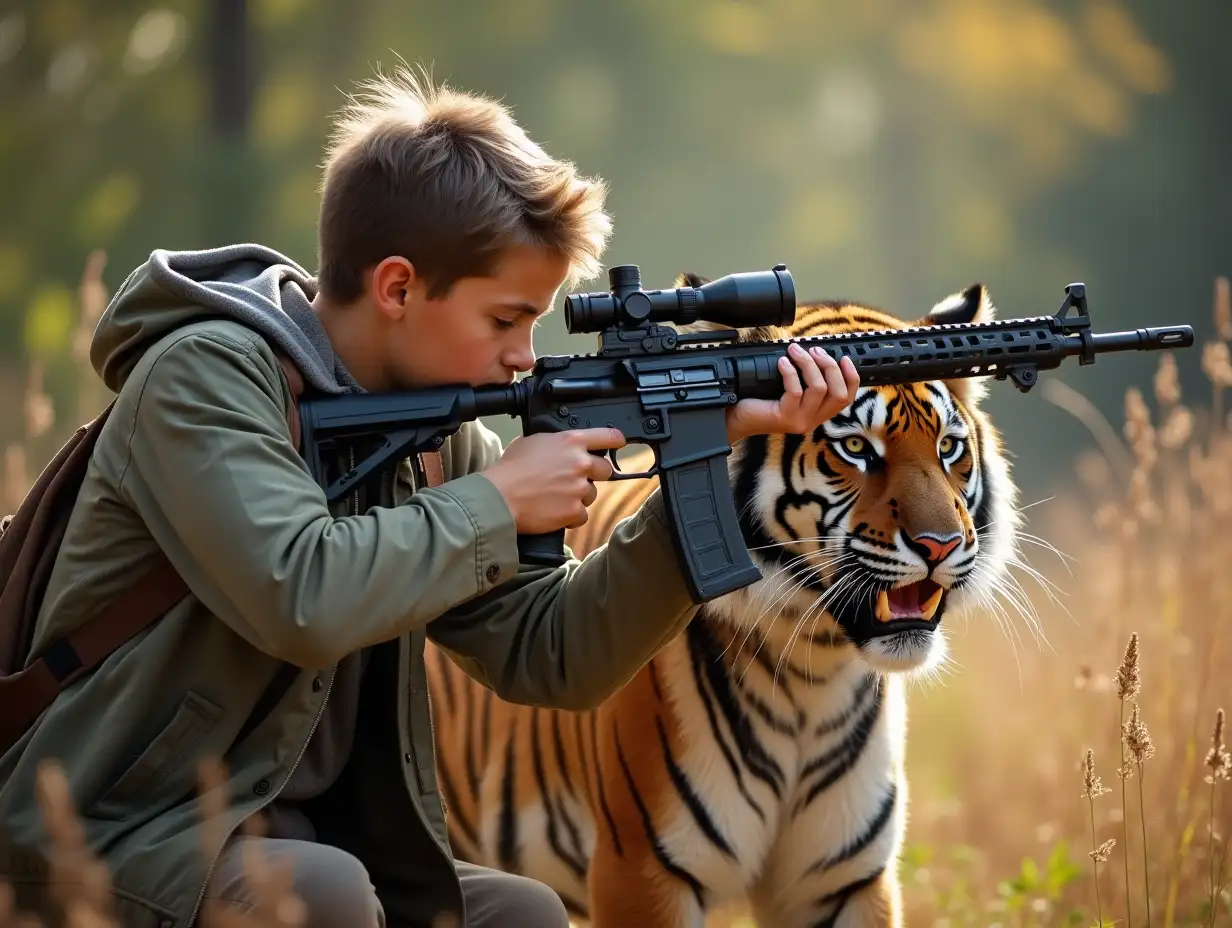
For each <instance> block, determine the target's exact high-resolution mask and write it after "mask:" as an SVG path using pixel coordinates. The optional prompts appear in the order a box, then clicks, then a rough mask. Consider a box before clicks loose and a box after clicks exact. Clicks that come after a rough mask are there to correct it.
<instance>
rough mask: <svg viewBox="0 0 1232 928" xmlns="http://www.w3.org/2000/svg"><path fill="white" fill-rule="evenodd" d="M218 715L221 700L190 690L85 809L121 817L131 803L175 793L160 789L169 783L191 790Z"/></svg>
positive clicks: (147, 805) (130, 809) (149, 801)
mask: <svg viewBox="0 0 1232 928" xmlns="http://www.w3.org/2000/svg"><path fill="white" fill-rule="evenodd" d="M222 717H223V710H222V708H221V707H220V706H217V705H215V704H214V703H213V702H211V701H210V700H208V699H206V698H205V697H204V696H202V695H201V694H200V693H197V692H195V691H193V690H189V691H188V692H187V693H186V694H185V695H184V698H183V699H182V700H180V704H179V706H177V707H176V710H175V714H174V715H173V716H172V717H171V721H170V722H168V723H167V725H166V727H164V728H163V730H162V731H160V732H159V733H158V734H157V735H156V736H155V737H154V740H153V741H151V742H150V743H149V744H148V745H146V748H145V750H144V751H142V752H141V755H140V756H139V757H138V758H137V759H136V760H135V761H133V763H132V764H131V765H130V766H129V767H128V769H126V770H125V771H124V772H123V773H121V774H120V776H119V778H118V779H116V780H115V781H114V782H113V783H112V784H111V786H110V787H108V788H107V790H106V791H104V792H103V793H102V795H100V796H99V797H98V799H97V800H95V802H94V804H93V805H92V806H91V807H90V809H89V811H88V814H89V815H91V816H94V817H96V818H103V819H119V818H125V817H127V816H131V815H132V814H133V811H134V809H137V808H145V809H149V808H151V806H152V804H155V803H161V802H165V801H167V800H171V801H174V800H175V799H178V798H179V797H178V796H166V795H164V794H165V793H166V792H167V791H168V790H169V789H172V790H175V791H176V792H179V791H180V789H181V787H183V788H187V789H189V790H191V789H192V788H193V785H194V784H195V783H196V776H197V771H196V762H197V760H198V751H199V748H200V746H201V743H202V742H203V741H204V740H205V738H206V737H207V736H208V735H209V733H210V732H211V731H213V729H214V726H216V725H217V724H218V723H219V721H220V720H221V719H222ZM190 762H191V763H190ZM186 765H190V766H191V769H189V770H188V771H187V774H188V775H187V779H186V778H185V776H184V769H183V768H185V766H186Z"/></svg>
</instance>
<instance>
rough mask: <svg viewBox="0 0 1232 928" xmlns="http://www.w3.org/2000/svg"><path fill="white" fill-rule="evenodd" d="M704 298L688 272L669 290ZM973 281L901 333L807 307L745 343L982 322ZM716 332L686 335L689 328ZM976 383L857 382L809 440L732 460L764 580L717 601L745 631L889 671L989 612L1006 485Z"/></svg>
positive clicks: (839, 308) (831, 309)
mask: <svg viewBox="0 0 1232 928" xmlns="http://www.w3.org/2000/svg"><path fill="white" fill-rule="evenodd" d="M686 283H687V284H688V285H689V286H694V287H697V286H701V285H702V284H703V283H705V279H704V278H700V277H697V276H696V275H692V274H686V275H683V276H682V277H681V278H680V280H679V281H678V283H677V285H678V286H679V285H682V284H686ZM994 315H995V308H994V306H993V303H992V300H991V299H990V297H989V294H988V291H987V290H986V289H985V287H984V286H982V285H981V284H974V285H972V286H970V287H968V288H967V289H965V290H963V291H961V292H959V293H955V294H953V295H952V296H949V297H947V298H946V299H944V300H942V301H941V302H939V303H937V304H936V305H935V306H934V307H933V308H932V310H931V311H930V312H928V313H927V314H926V315H925V316H923V317H922V318H917V319H914V320H911V321H904V320H902V319H899V318H896V317H894V316H891V315H889V314H887V313H886V312H884V311H881V310H879V309H875V308H873V307H869V306H864V305H859V304H852V303H845V302H821V303H813V304H808V305H805V304H801V305H800V306H799V308H798V309H797V313H796V320H795V322H794V323H793V324H792V325H791V326H788V327H784V328H778V327H759V328H755V329H747V330H742V331H741V339H742V340H766V339H779V338H787V337H803V336H814V335H825V334H830V333H838V332H854V331H870V330H883V329H902V328H908V327H910V326H914V325H931V324H939V323H967V322H977V323H978V322H986V321H991V320H992V319H993V318H994ZM717 328H722V327H721V326H717V325H711V324H710V323H705V322H701V323H695V324H692V325H688V326H682V327H681V329H682V331H703V330H706V329H717ZM984 391H985V384H984V382H983V381H982V379H981V380H977V379H973V378H960V379H956V380H953V381H929V382H925V383H917V384H906V385H902V386H873V387H868V386H861V387H860V388H859V390H858V391H857V394H856V396H855V398H854V400H853V401H852V402H851V403H850V405H849V406H848V407H847V408H846V409H844V410H843V411H842V412H841V413H839V414H838V415H836V416H834V417H833V418H831V419H830V420H829V421H827V422H826V423H824V424H823V425H822V427H821V428H819V429H817V431H816V432H815V433H814V434H812V435H803V436H801V435H771V436H765V435H759V436H754V437H752V438H749V439H746V440H745V441H743V442H741V443H740V445H739V446H738V447H737V448H736V449H735V450H734V452H733V454H732V455H731V458H730V459H729V471H730V473H731V477H732V486H733V493H734V496H735V502H736V508H737V511H738V512H739V513H740V514H741V527H742V530H743V532H744V536H745V540H746V541H747V543H748V547H749V550H750V552H751V554H752V556H753V558H754V560H755V562H756V563H758V566H759V567H760V568H761V570H762V574H763V579H762V580H761V581H759V582H758V583H756V584H754V585H753V586H751V587H748V588H746V589H744V590H740V591H737V592H736V593H733V594H730V595H729V596H727V597H724V598H723V599H722V600H720V601H718V602H717V603H715V604H713V606H714V610H715V611H716V612H717V613H719V614H725V615H726V616H728V617H730V618H732V619H733V620H735V621H739V622H744V623H747V622H750V621H752V620H753V617H755V616H757V617H760V618H759V620H760V621H766V620H767V618H769V617H770V616H773V617H774V621H780V622H790V623H794V624H795V625H796V626H798V627H797V628H796V631H797V632H799V633H800V634H803V635H806V636H809V637H811V638H812V639H813V640H817V636H818V635H822V636H823V637H824V636H829V637H830V638H832V639H837V641H836V643H838V644H840V645H850V646H854V647H855V648H856V649H858V650H859V652H860V654H861V655H862V657H863V658H864V660H865V661H867V662H868V664H870V665H871V666H872V667H873V668H875V669H877V670H880V671H883V672H894V671H915V670H926V669H929V668H931V667H934V666H936V665H937V664H938V663H939V662H940V661H942V660H943V659H944V656H945V639H944V635H943V633H942V631H941V625H942V620H943V619H944V618H945V617H947V616H949V615H951V614H955V613H962V612H963V611H965V610H968V609H970V608H971V607H973V606H980V605H982V606H984V607H990V606H991V605H992V598H993V596H994V594H995V592H996V591H997V588H998V586H999V584H1000V583H1001V582H1002V578H1003V574H1004V573H1005V571H1006V569H1007V564H1008V562H1009V561H1010V559H1011V558H1012V557H1013V549H1014V546H1015V539H1016V529H1017V524H1018V516H1017V509H1016V506H1015V496H1016V492H1015V487H1014V484H1013V481H1012V479H1011V476H1010V469H1009V465H1008V462H1007V460H1006V457H1005V453H1004V451H1003V450H1002V446H1001V440H1000V436H999V435H998V433H997V431H996V429H995V427H994V426H993V424H992V422H991V420H990V419H989V417H988V415H987V414H986V413H984V412H983V411H982V410H981V408H980V401H981V399H982V398H983V396H984Z"/></svg>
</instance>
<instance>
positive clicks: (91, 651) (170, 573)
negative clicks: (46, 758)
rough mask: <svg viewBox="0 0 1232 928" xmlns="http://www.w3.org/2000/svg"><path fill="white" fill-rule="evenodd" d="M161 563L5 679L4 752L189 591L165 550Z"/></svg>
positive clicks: (0, 693) (0, 682)
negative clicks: (64, 693)
mask: <svg viewBox="0 0 1232 928" xmlns="http://www.w3.org/2000/svg"><path fill="white" fill-rule="evenodd" d="M155 560H156V563H155V566H154V567H153V568H152V569H151V570H149V571H147V572H146V573H145V574H143V575H142V576H141V578H140V579H139V580H138V581H137V582H136V583H134V584H133V585H132V586H131V587H129V588H128V589H127V590H125V591H124V592H123V593H121V594H120V595H119V596H117V597H116V598H115V599H114V600H112V601H111V603H110V604H108V606H107V607H106V608H105V609H103V611H102V612H100V613H98V614H97V615H95V616H94V617H92V618H91V619H89V620H88V621H86V622H85V623H83V624H82V625H81V627H80V628H78V629H77V630H76V631H75V632H73V633H72V634H71V635H69V636H68V637H67V638H63V639H61V640H59V641H56V642H54V643H52V645H51V646H50V647H48V648H47V650H45V651H44V652H43V653H42V654H41V655H39V657H38V659H37V660H35V661H33V662H32V663H31V664H30V666H28V667H27V668H25V669H24V670H21V671H18V672H17V673H15V674H13V675H11V676H8V677H4V678H0V702H2V703H3V705H4V711H3V712H0V751H4V750H5V749H7V748H8V747H9V746H10V745H12V744H13V743H14V742H16V741H17V739H18V738H20V737H21V735H22V733H23V732H24V731H26V730H27V729H28V728H29V727H30V726H31V725H33V724H34V721H35V719H37V718H38V717H39V715H40V714H41V713H42V711H43V710H44V709H46V708H47V707H48V706H50V705H51V703H52V701H53V700H54V699H55V698H56V696H57V694H59V692H60V691H61V690H63V689H64V688H65V687H66V686H69V685H70V684H71V683H73V681H75V680H76V679H77V678H78V677H81V676H82V675H84V674H86V673H89V672H90V671H92V670H94V669H95V668H96V667H97V666H98V665H99V664H101V663H102V662H103V661H104V660H105V659H106V658H107V656H108V655H110V654H111V653H112V652H113V651H115V650H116V649H117V648H119V647H120V646H121V645H122V644H124V642H126V641H128V640H129V639H130V638H132V637H133V636H134V635H136V634H137V633H138V632H140V631H142V630H144V629H145V628H146V627H148V626H149V625H152V624H153V623H154V622H156V621H157V620H158V619H159V618H161V617H162V616H163V615H165V614H166V613H167V611H168V610H170V609H171V607H172V606H174V605H175V604H176V603H178V602H179V601H180V600H181V599H183V598H184V597H185V596H186V595H187V594H188V587H187V585H185V583H184V580H183V578H181V577H180V575H179V573H177V572H176V569H175V568H174V567H173V566H172V564H171V562H170V561H168V560H167V559H166V557H164V556H163V555H162V554H159V555H158V556H157V557H156V559H155Z"/></svg>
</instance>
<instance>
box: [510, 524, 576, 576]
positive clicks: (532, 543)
mask: <svg viewBox="0 0 1232 928" xmlns="http://www.w3.org/2000/svg"><path fill="white" fill-rule="evenodd" d="M566 560H567V558H566V556H565V530H564V529H563V528H562V529H557V530H556V531H554V532H544V533H543V534H541V535H519V536H518V562H519V563H521V564H529V565H530V566H532V567H559V566H560V565H561V564H563V563H565V561H566Z"/></svg>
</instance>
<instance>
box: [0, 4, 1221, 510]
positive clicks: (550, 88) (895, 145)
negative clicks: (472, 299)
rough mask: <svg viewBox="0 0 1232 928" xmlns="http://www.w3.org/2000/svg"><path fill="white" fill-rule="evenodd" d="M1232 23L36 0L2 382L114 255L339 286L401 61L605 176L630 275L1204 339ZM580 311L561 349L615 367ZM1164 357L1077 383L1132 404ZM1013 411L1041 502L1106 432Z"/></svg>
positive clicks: (962, 8) (1004, 389)
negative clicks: (319, 237) (330, 237)
mask: <svg viewBox="0 0 1232 928" xmlns="http://www.w3.org/2000/svg"><path fill="white" fill-rule="evenodd" d="M237 17H238V18H237ZM237 22H239V23H246V24H247V32H240V31H236V29H235V24H236V23H237ZM219 24H222V26H221V29H222V31H221V32H219V31H218V29H219V28H220V27H219ZM1230 27H1232V6H1229V5H1228V4H1227V3H1226V2H1224V0H1193V2H1191V3H1189V4H1186V5H1185V6H1184V8H1183V9H1182V8H1176V9H1170V10H1167V11H1165V9H1164V8H1163V7H1162V6H1160V5H1158V4H1149V3H1147V2H1146V0H1132V2H1131V0H1052V2H1043V0H980V2H976V0H864V2H861V3H849V2H839V0H761V2H752V0H673V2H672V3H670V4H666V3H660V2H657V0H655V2H652V0H622V2H612V0H602V2H600V0H587V2H565V0H472V2H468V3H464V4H430V3H427V2H423V0H410V2H407V0H400V2H394V0H350V2H348V3H345V4H344V3H329V4H321V3H309V2H307V0H166V2H151V0H110V2H108V3H106V4H102V3H86V2H84V0H37V2H36V0H18V2H16V3H12V2H10V3H9V4H8V5H6V6H3V7H0V125H2V126H3V127H4V128H3V131H2V132H0V203H3V204H4V208H3V213H2V216H3V222H2V223H0V367H3V366H4V365H6V364H7V365H9V366H14V365H19V364H20V363H22V360H23V358H24V357H26V356H29V355H33V356H35V357H38V358H45V359H48V360H52V359H54V357H55V356H56V355H57V354H61V353H65V352H68V351H69V348H70V344H69V343H70V339H71V335H72V332H73V328H74V326H73V319H72V315H73V306H74V297H73V288H74V287H75V286H76V283H77V281H78V280H79V278H80V275H81V269H82V267H83V264H84V262H85V259H86V256H87V255H88V254H89V253H90V252H91V251H92V250H94V249H99V248H101V249H104V250H105V251H106V252H107V255H108V263H107V271H106V282H107V285H108V287H109V288H111V289H114V288H115V287H117V286H118V285H119V284H120V283H121V282H122V280H123V278H124V276H125V275H126V274H127V273H128V271H129V270H130V269H131V268H132V267H133V266H135V265H136V264H137V263H139V262H140V261H142V260H143V259H144V258H145V257H146V256H147V255H148V253H149V251H150V250H151V249H153V248H155V247H166V248H173V249H174V248H200V247H207V246H211V245H216V244H222V243H224V242H229V241H237V240H259V241H262V242H265V243H267V244H269V245H271V246H273V247H275V248H279V249H281V250H283V251H285V252H286V253H288V254H289V255H291V256H292V257H294V258H295V259H297V260H298V261H300V262H301V263H304V264H306V265H308V266H310V267H311V266H313V265H314V263H315V261H314V249H315V238H314V223H315V219H316V212H317V203H318V197H317V184H318V181H319V172H318V165H319V162H320V157H321V144H322V142H323V139H324V136H325V132H326V131H327V123H326V117H327V115H328V114H329V113H330V112H331V111H333V110H334V109H336V108H337V107H338V106H339V105H340V104H341V102H342V99H343V98H342V94H343V92H345V91H348V90H350V89H352V87H353V82H354V81H356V80H359V79H362V78H364V77H366V76H368V75H369V74H371V73H372V69H373V68H374V67H377V66H380V67H382V68H384V69H388V68H390V67H391V66H393V65H395V64H396V63H397V60H398V58H399V57H401V58H403V59H405V60H406V61H408V62H412V63H416V62H423V63H425V64H428V65H429V66H430V67H431V69H432V71H433V73H434V75H435V76H436V77H437V78H438V79H441V78H444V79H447V80H449V81H451V82H452V83H455V84H457V85H460V86H463V87H466V88H468V89H472V90H477V91H482V92H485V93H488V94H490V95H492V96H495V97H499V98H501V99H503V100H504V101H506V102H507V103H509V104H510V105H511V106H512V107H513V108H514V112H515V115H516V116H517V117H518V118H519V120H520V121H521V122H522V123H523V124H524V125H525V126H526V127H527V128H528V130H529V131H530V132H531V133H532V135H534V136H535V137H536V138H537V139H539V140H541V141H542V142H543V144H545V146H547V147H548V148H549V149H550V150H551V151H552V152H553V153H555V154H557V155H561V156H565V157H569V158H572V159H573V160H575V161H576V162H577V163H578V164H579V165H580V166H581V168H582V169H583V170H584V171H586V172H588V173H597V174H600V175H602V176H603V177H605V178H606V179H607V180H608V181H609V182H610V184H611V188H612V193H611V197H610V206H611V209H612V212H613V214H614V216H615V219H616V233H615V237H614V240H613V243H612V246H611V248H610V250H609V252H608V261H609V263H612V264H614V263H625V262H634V263H639V264H641V265H642V269H643V276H644V280H645V281H646V282H647V284H648V285H655V286H659V285H665V284H667V283H669V282H670V281H671V279H672V277H674V275H675V274H676V273H677V272H678V271H680V270H683V269H690V270H695V271H697V272H699V273H703V274H706V275H709V276H719V275H721V274H724V273H728V272H730V271H735V270H749V269H756V268H764V267H769V266H770V265H771V264H773V263H775V262H777V261H785V262H787V263H788V265H789V266H790V267H791V268H792V271H793V273H794V274H795V276H796V280H797V286H798V290H799V292H800V295H801V296H802V297H847V298H854V299H860V300H864V301H868V302H872V303H875V304H879V305H883V306H885V307H887V308H889V309H891V310H893V311H895V312H898V313H900V314H902V315H905V316H915V315H919V314H922V313H923V312H924V311H926V310H927V308H928V307H929V306H931V305H932V303H933V302H935V301H936V300H937V299H940V298H941V297H943V296H945V295H946V294H948V293H951V292H953V291H955V290H957V289H958V288H960V287H962V286H965V285H966V284H968V283H970V282H971V281H973V280H977V279H978V280H983V281H985V282H986V283H988V284H989V285H990V287H991V288H992V292H993V295H994V298H995V299H996V300H997V302H998V304H999V306H1000V309H1001V313H1002V315H1034V314H1037V313H1041V312H1051V311H1053V310H1055V309H1056V307H1057V306H1058V305H1059V304H1060V301H1061V298H1062V296H1063V288H1064V286H1065V284H1067V283H1069V282H1070V281H1071V280H1075V279H1082V280H1085V281H1086V282H1087V283H1088V285H1089V286H1090V295H1091V305H1092V312H1093V313H1094V315H1095V319H1096V324H1097V326H1099V327H1100V328H1101V329H1110V328H1112V327H1124V326H1133V325H1142V324H1147V323H1163V322H1173V321H1188V322H1192V323H1193V324H1195V325H1196V326H1197V327H1198V329H1199V332H1200V337H1204V335H1205V332H1206V331H1207V330H1209V325H1210V323H1209V310H1208V306H1209V300H1210V293H1211V286H1212V281H1213V279H1214V277H1215V276H1216V275H1217V274H1220V273H1226V272H1227V271H1228V266H1227V264H1228V262H1227V258H1226V256H1227V252H1228V248H1229V245H1230V244H1232V232H1230V230H1229V224H1228V221H1227V219H1226V217H1227V216H1228V214H1229V206H1232V203H1229V199H1230V198H1232V191H1230V190H1229V189H1228V187H1227V185H1226V184H1221V183H1220V181H1221V180H1222V177H1221V172H1220V170H1219V168H1220V167H1221V166H1223V165H1225V164H1226V158H1227V155H1228V153H1229V142H1230V141H1232V123H1229V121H1228V120H1227V118H1226V114H1227V112H1228V111H1229V104H1230V103H1232V82H1230V81H1228V80H1227V77H1226V74H1225V69H1224V66H1223V65H1222V64H1221V63H1220V60H1221V49H1220V47H1219V43H1220V42H1221V41H1222V37H1223V36H1226V35H1227V34H1229V28H1230ZM245 43H247V44H246V45H245ZM244 48H247V49H248V50H249V58H248V60H249V64H250V68H246V67H245V65H244V61H245V57H244V56H243V55H242V54H241V50H242V49H244ZM220 102H221V103H222V104H223V105H222V106H221V107H220V106H219V104H220ZM1221 159H1223V160H1222V161H1221ZM604 283H605V282H604V281H603V280H602V279H600V280H596V281H592V282H589V283H588V286H594V287H602V286H604ZM559 318H560V317H559V316H557V317H555V318H552V319H551V320H550V321H549V322H548V323H547V324H546V325H545V326H544V327H543V329H542V335H541V337H540V342H539V350H540V352H541V353H542V352H561V351H578V350H590V347H591V345H592V341H591V338H590V337H588V336H568V335H566V334H565V332H564V328H563V322H561V321H558V320H559ZM1154 360H1155V359H1153V358H1145V357H1142V358H1124V357H1121V358H1116V359H1112V358H1110V359H1108V360H1106V361H1104V360H1102V359H1101V361H1100V362H1099V363H1098V364H1097V365H1096V366H1095V367H1094V368H1090V369H1084V370H1083V371H1082V372H1081V373H1079V372H1077V370H1076V366H1075V369H1074V370H1069V369H1066V370H1063V371H1061V372H1059V373H1057V374H1055V375H1050V376H1058V377H1062V378H1064V379H1065V380H1066V382H1068V383H1070V384H1071V385H1073V386H1076V387H1078V388H1079V389H1082V390H1083V391H1084V392H1086V393H1088V395H1091V396H1092V397H1093V398H1094V399H1095V400H1096V402H1097V403H1098V404H1099V405H1100V406H1101V407H1102V408H1103V409H1104V411H1105V412H1106V413H1107V414H1109V415H1110V416H1113V417H1116V416H1117V414H1118V412H1119V410H1118V408H1117V407H1118V406H1119V404H1120V397H1121V395H1122V393H1123V390H1124V387H1125V386H1126V385H1127V384H1129V383H1135V382H1141V381H1142V379H1143V377H1145V376H1148V372H1149V370H1150V369H1151V366H1153V364H1154ZM1182 367H1183V368H1184V369H1185V377H1186V379H1189V378H1191V377H1192V378H1193V382H1195V383H1196V382H1197V377H1198V376H1200V375H1199V374H1198V373H1197V361H1196V358H1195V359H1194V360H1193V362H1192V363H1190V364H1183V365H1182ZM66 369H67V368H64V367H63V366H60V367H57V368H55V370H56V371H59V373H58V374H55V375H54V376H52V375H50V374H49V376H52V379H51V381H50V382H49V385H48V386H49V389H50V390H51V391H52V393H53V395H56V391H57V390H61V391H62V390H66V389H68V387H67V386H66V385H65V384H63V383H59V382H58V381H57V380H56V377H64V376H69V375H68V374H66V373H64V371H65V370H66ZM4 382H5V383H8V382H9V381H8V380H6V381H4ZM992 403H993V408H994V412H995V413H996V414H997V416H998V419H999V420H1000V422H1001V424H1002V425H1003V427H1004V428H1005V430H1006V431H1007V432H1008V433H1009V435H1010V440H1009V444H1010V446H1011V450H1012V451H1013V452H1015V454H1016V455H1017V457H1018V459H1019V464H1020V479H1021V480H1022V481H1023V482H1024V484H1025V485H1026V486H1027V488H1028V490H1030V489H1032V488H1034V487H1036V486H1042V485H1043V484H1042V483H1040V482H1038V481H1042V480H1044V479H1045V478H1046V477H1047V476H1048V475H1049V474H1052V473H1054V472H1056V471H1057V470H1058V469H1059V468H1060V467H1062V466H1065V467H1068V465H1069V461H1070V459H1071V458H1072V454H1071V453H1070V452H1072V450H1073V448H1074V447H1075V446H1076V445H1077V444H1079V443H1081V444H1086V443H1087V442H1088V439H1087V437H1086V435H1085V434H1084V433H1083V431H1082V430H1081V427H1079V426H1078V425H1077V424H1076V423H1073V422H1071V421H1069V420H1067V419H1065V418H1064V416H1063V415H1062V414H1061V413H1059V412H1058V411H1057V410H1056V409H1054V408H1053V407H1051V406H1049V405H1048V404H1047V403H1045V402H1044V401H1043V400H1041V399H1040V398H1038V396H1036V395H1033V396H1029V397H1019V396H1018V395H1017V394H1016V393H1014V391H1013V388H1012V387H1009V386H1008V385H1002V386H1001V387H1000V388H999V389H998V390H996V391H994V394H993V399H992ZM2 425H3V423H0V426H2ZM494 425H496V426H497V427H498V429H499V430H501V431H502V433H503V434H505V435H507V436H508V435H510V434H512V428H513V423H511V422H507V423H494ZM8 437H11V436H6V435H0V438H8Z"/></svg>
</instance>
